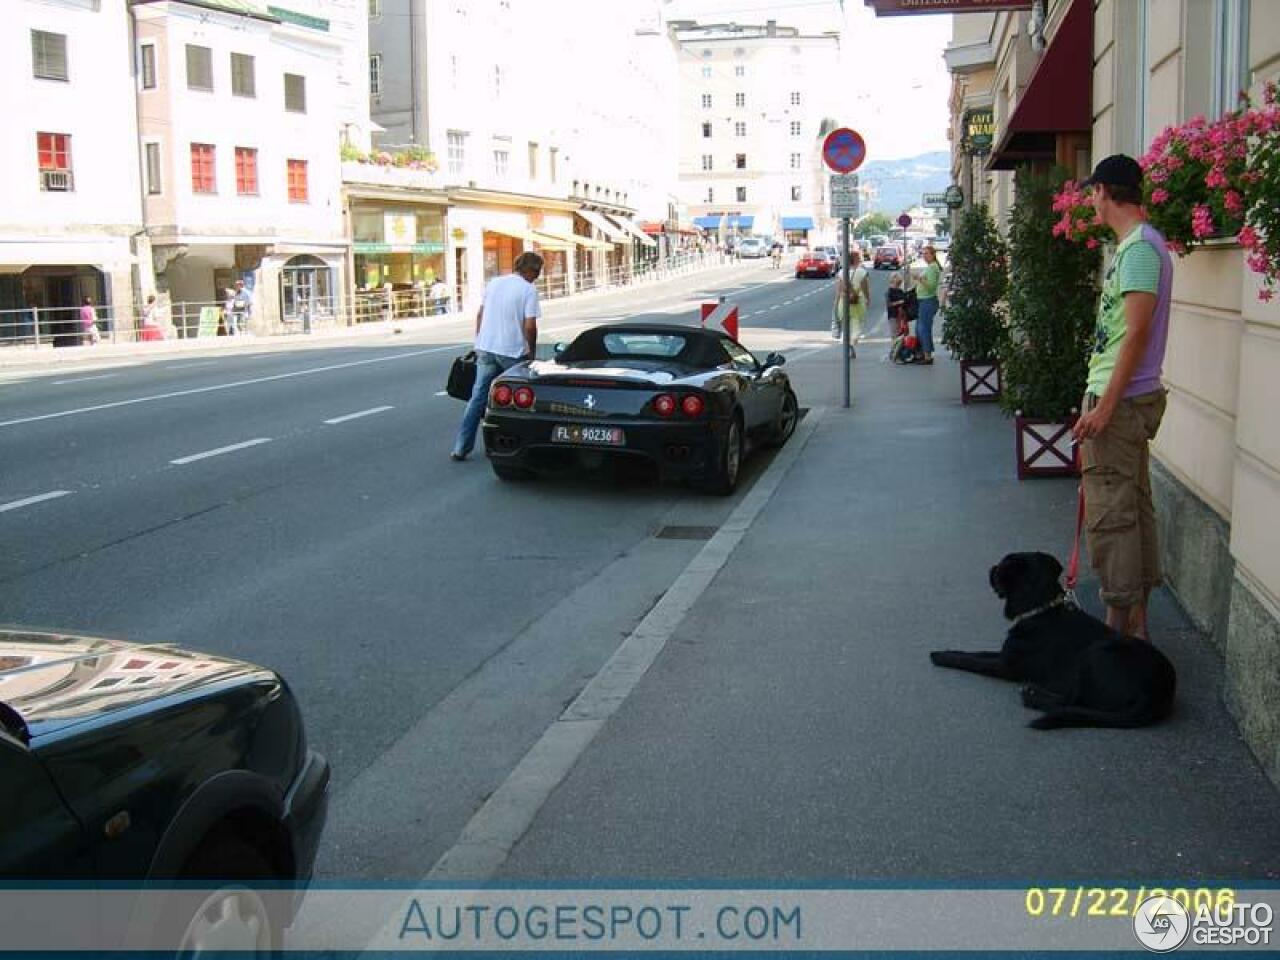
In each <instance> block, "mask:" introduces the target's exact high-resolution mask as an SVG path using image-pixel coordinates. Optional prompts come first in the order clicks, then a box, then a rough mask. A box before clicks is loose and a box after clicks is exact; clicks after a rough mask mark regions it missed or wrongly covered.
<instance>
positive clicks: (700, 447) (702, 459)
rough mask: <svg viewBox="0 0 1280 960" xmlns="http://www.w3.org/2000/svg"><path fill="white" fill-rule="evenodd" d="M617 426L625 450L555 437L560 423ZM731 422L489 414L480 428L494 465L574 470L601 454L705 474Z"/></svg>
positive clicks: (669, 472)
mask: <svg viewBox="0 0 1280 960" xmlns="http://www.w3.org/2000/svg"><path fill="white" fill-rule="evenodd" d="M564 423H571V424H572V423H576V424H584V425H589V426H611V427H618V428H620V429H621V430H622V431H623V434H624V436H625V439H626V444H625V446H621V447H609V446H601V445H596V444H574V443H559V442H556V441H553V440H552V439H551V431H552V428H553V427H555V426H556V425H557V424H564ZM726 426H727V421H719V420H697V421H692V422H681V421H652V420H637V421H626V420H622V421H603V422H590V423H587V422H585V421H581V420H574V419H572V418H566V417H554V416H552V417H546V416H540V415H531V416H522V417H512V416H502V415H498V416H495V415H493V414H492V413H490V414H489V415H488V416H486V418H485V420H484V422H483V423H482V424H481V431H482V433H483V436H484V448H485V453H486V454H487V455H488V456H489V458H490V459H491V460H493V461H494V462H501V463H507V464H510V465H512V466H519V467H524V468H526V469H529V470H535V471H539V472H552V471H556V470H561V469H567V468H571V467H573V466H575V465H579V464H581V463H583V462H584V461H587V460H591V459H597V458H598V457H599V455H600V454H605V455H608V456H611V457H630V458H642V459H644V460H648V461H649V462H651V463H653V464H655V465H656V466H657V467H658V469H659V470H660V471H661V472H662V473H663V474H664V475H666V476H676V477H679V476H695V475H701V474H703V473H705V472H706V471H707V469H708V468H709V467H710V466H711V465H712V464H713V463H714V462H715V458H714V453H715V451H716V450H717V449H718V447H719V443H720V441H721V437H722V436H723V433H724V431H725V429H726Z"/></svg>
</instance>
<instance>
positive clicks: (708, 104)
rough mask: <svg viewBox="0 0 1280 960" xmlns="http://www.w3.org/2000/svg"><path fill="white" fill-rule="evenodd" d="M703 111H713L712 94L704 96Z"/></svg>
mask: <svg viewBox="0 0 1280 960" xmlns="http://www.w3.org/2000/svg"><path fill="white" fill-rule="evenodd" d="M702 109H703V110H710V109H711V94H709V93H704V94H703V95H702Z"/></svg>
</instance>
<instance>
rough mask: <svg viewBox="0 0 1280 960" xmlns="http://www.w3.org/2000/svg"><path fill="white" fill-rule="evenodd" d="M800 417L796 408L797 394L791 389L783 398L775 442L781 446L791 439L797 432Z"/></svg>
mask: <svg viewBox="0 0 1280 960" xmlns="http://www.w3.org/2000/svg"><path fill="white" fill-rule="evenodd" d="M799 419H800V415H799V411H798V410H797V408H796V395H795V394H794V393H792V392H791V391H790V390H788V391H787V392H786V394H785V395H784V396H783V398H782V409H781V410H779V411H778V430H777V434H776V437H775V440H774V443H775V444H777V445H778V446H779V447H780V446H782V445H783V444H784V443H786V442H787V441H788V440H790V439H791V435H792V434H793V433H795V432H796V422H797V421H798V420H799Z"/></svg>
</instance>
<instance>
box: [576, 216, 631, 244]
mask: <svg viewBox="0 0 1280 960" xmlns="http://www.w3.org/2000/svg"><path fill="white" fill-rule="evenodd" d="M578 216H580V217H581V218H582V219H583V220H585V221H587V223H589V224H591V225H592V226H593V227H595V228H596V229H597V230H599V231H600V232H601V233H603V234H604V235H605V236H606V237H608V238H609V239H610V240H612V241H613V242H614V243H630V242H631V237H630V236H629V235H628V234H627V232H626V231H625V230H623V229H621V228H620V227H615V226H614V225H613V224H612V223H610V222H609V221H608V220H606V219H605V218H604V214H601V213H597V212H596V211H594V210H585V209H583V210H579V211H578Z"/></svg>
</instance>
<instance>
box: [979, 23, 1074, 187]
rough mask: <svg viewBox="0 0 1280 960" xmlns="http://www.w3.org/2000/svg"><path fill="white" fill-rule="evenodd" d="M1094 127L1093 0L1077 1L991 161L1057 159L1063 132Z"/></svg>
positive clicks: (1001, 164)
mask: <svg viewBox="0 0 1280 960" xmlns="http://www.w3.org/2000/svg"><path fill="white" fill-rule="evenodd" d="M1092 129H1093V0H1072V3H1071V8H1070V9H1069V10H1067V14H1066V16H1065V17H1063V19H1062V24H1061V25H1060V26H1059V27H1058V32H1057V33H1056V34H1054V37H1053V42H1052V43H1051V44H1049V49H1048V50H1046V51H1045V52H1044V55H1043V56H1042V57H1041V58H1040V62H1039V63H1038V64H1036V68H1035V70H1034V71H1033V72H1032V74H1031V80H1030V81H1029V82H1028V83H1027V89H1026V90H1025V91H1024V92H1023V94H1022V97H1021V99H1019V100H1018V103H1017V105H1016V106H1015V107H1014V108H1013V116H1012V117H1010V118H1009V122H1008V124H1007V125H1006V126H1005V130H1004V134H1003V136H1001V138H1000V143H999V145H998V146H997V147H996V149H995V151H994V152H993V153H992V155H991V160H990V162H989V163H988V164H987V166H988V168H989V169H992V170H1012V169H1014V168H1015V167H1017V166H1019V165H1020V164H1023V163H1030V162H1033V161H1043V160H1048V161H1052V160H1053V159H1054V157H1055V155H1056V149H1055V148H1056V140H1057V135H1058V134H1060V133H1088V132H1089V131H1090V130H1092Z"/></svg>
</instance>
